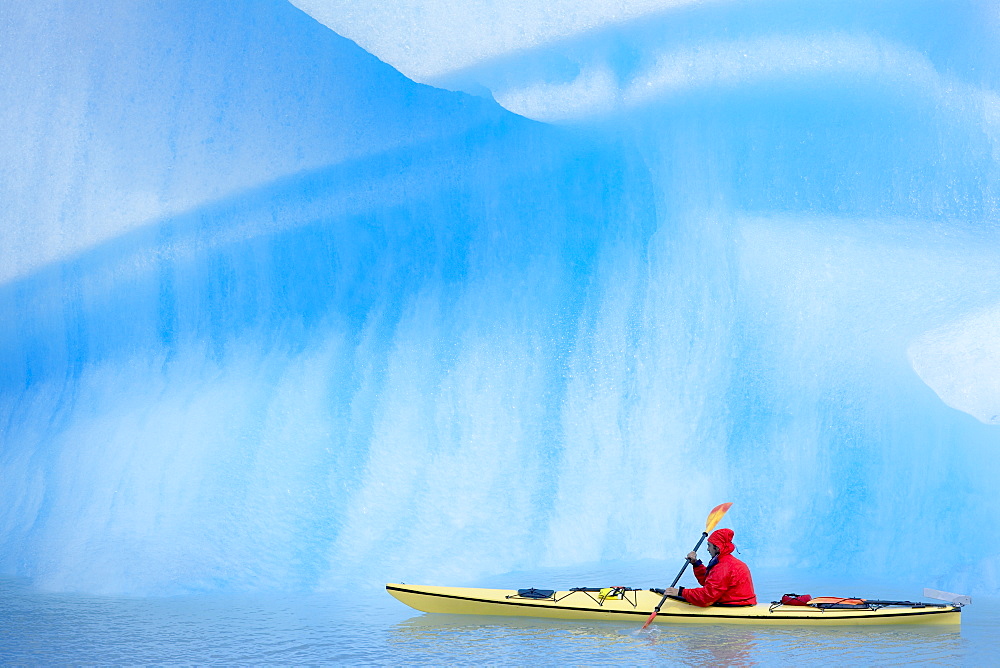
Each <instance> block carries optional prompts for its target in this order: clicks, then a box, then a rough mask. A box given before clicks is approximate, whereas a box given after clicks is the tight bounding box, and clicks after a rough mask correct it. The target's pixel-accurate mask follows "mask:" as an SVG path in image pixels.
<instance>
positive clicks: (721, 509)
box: [705, 503, 733, 533]
mask: <svg viewBox="0 0 1000 668" xmlns="http://www.w3.org/2000/svg"><path fill="white" fill-rule="evenodd" d="M732 507H733V504H732V503H720V504H719V505H717V506H716V507H715V508H712V512H710V513H709V514H708V519H707V520H705V533H708V532H709V531H711V530H712V529H714V528H715V525H716V524H718V523H719V520H721V519H722V516H723V515H725V514H726V513H727V512H729V509H730V508H732Z"/></svg>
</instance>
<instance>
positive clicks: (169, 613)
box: [0, 574, 1000, 666]
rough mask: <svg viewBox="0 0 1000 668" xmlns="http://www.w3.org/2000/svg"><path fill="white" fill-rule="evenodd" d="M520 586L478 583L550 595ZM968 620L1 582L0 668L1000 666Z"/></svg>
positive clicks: (980, 613)
mask: <svg viewBox="0 0 1000 668" xmlns="http://www.w3.org/2000/svg"><path fill="white" fill-rule="evenodd" d="M592 575H594V574H592ZM524 577H528V576H525V575H524V574H522V575H520V576H517V575H511V576H504V577H503V578H495V579H494V580H493V581H488V582H482V583H479V584H482V585H483V586H543V585H544V584H545V583H541V582H534V581H524ZM515 579H516V580H518V583H513V582H509V581H508V580H515ZM558 579H559V578H558V577H554V578H550V582H551V581H552V580H558ZM758 580H760V578H758ZM615 582H618V580H617V579H616V580H615ZM591 584H594V585H595V586H596V585H598V584H600V582H595V583H591ZM767 585H772V586H778V585H780V582H774V581H772V582H765V583H764V586H767ZM552 586H557V587H564V586H567V583H564V582H558V581H556V582H552ZM764 586H762V584H761V583H760V582H759V583H758V587H757V589H758V592H760V593H764ZM786 588H787V587H780V586H778V589H782V590H784V589H786ZM800 589H801V587H800ZM839 593H840V592H838V594H839ZM844 593H847V592H844ZM851 593H852V594H858V593H860V592H851ZM875 594H877V595H879V596H893V597H895V596H898V595H899V592H894V591H886V590H882V591H879V592H875ZM917 594H919V591H918V592H917ZM873 595H874V594H873ZM773 597H774V596H772V595H771V594H770V593H767V594H764V596H762V598H767V599H770V598H773ZM907 598H914V596H913V595H911V596H908V597H907ZM963 618H964V619H963V624H962V628H961V631H956V630H942V629H934V628H927V629H921V628H905V627H882V628H880V627H872V628H867V629H850V628H844V629H825V630H822V629H815V628H808V629H798V628H789V627H786V628H770V629H760V628H746V627H730V628H726V627H714V628H713V627H690V626H668V625H664V626H658V627H654V629H653V630H651V631H648V632H639V631H638V630H637V628H636V625H635V624H617V623H607V622H593V623H582V622H564V621H548V620H539V619H512V618H501V617H461V616H451V615H424V614H421V613H417V612H415V611H413V610H410V609H409V608H406V607H405V606H403V605H402V604H400V603H398V602H396V601H395V600H394V599H392V598H390V597H389V596H388V595H387V594H385V593H384V592H382V591H378V590H370V591H361V592H358V591H353V592H352V591H344V592H343V593H324V594H303V595H290V594H280V595H253V596H217V595H211V596H209V595H198V596H185V597H172V598H152V599H150V598H142V599H140V598H112V597H96V596H83V595H66V594H51V593H44V592H39V591H37V590H35V589H33V588H32V587H31V586H30V584H29V583H27V582H25V581H20V580H10V579H0V663H3V664H4V665H25V664H26V665H52V664H100V665H108V664H161V665H162V664H192V663H197V664H227V665H232V664H244V665H245V664H268V665H275V664H278V665H291V664H295V665H302V664H314V665H319V664H326V665H334V664H453V665H454V664H484V663H486V664H520V665H523V664H527V663H532V664H588V665H601V664H612V663H616V664H636V665H651V664H659V665H664V664H669V665H681V666H688V665H690V666H702V665H706V664H718V665H730V666H768V665H788V664H800V665H802V664H804V665H830V664H831V663H834V664H839V665H843V664H859V663H860V664H864V665H904V664H913V663H918V664H932V665H933V664H940V665H962V666H988V665H995V662H996V657H997V653H998V651H1000V601H997V600H992V599H983V598H980V599H976V600H975V601H974V603H973V605H972V606H970V607H968V608H966V610H965V611H964V612H963Z"/></svg>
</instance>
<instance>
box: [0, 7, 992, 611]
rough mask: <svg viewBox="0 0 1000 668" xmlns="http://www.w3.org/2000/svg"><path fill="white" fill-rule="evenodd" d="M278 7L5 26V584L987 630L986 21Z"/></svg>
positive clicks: (821, 12) (0, 26) (680, 10)
mask: <svg viewBox="0 0 1000 668" xmlns="http://www.w3.org/2000/svg"><path fill="white" fill-rule="evenodd" d="M294 4H295V5H296V6H298V7H301V8H302V9H305V10H308V11H310V12H311V13H313V14H314V16H315V17H316V19H319V20H322V21H323V23H325V24H326V26H329V27H324V26H323V25H321V24H320V23H319V22H318V21H317V20H315V19H313V18H311V17H310V16H307V15H306V14H304V13H303V12H302V11H300V10H299V9H297V8H296V7H295V6H292V4H289V3H287V2H283V1H281V0H250V1H249V2H244V3H239V4H238V5H234V4H233V3H226V2H221V1H215V0H212V1H208V2H206V1H204V0H198V1H195V0H180V1H178V2H172V3H163V4H149V3H139V4H136V3H133V2H129V1H128V0H111V1H109V2H104V3H100V5H99V6H95V5H92V4H86V3H76V2H69V3H66V2H57V1H56V0H42V1H41V2H37V3H32V4H24V3H8V4H7V5H5V6H3V7H2V8H0V62H3V63H4V65H3V69H2V70H0V77H2V79H3V84H4V90H5V91H7V92H8V93H9V94H5V95H4V96H3V97H2V98H0V117H2V118H3V119H4V122H3V123H0V151H2V152H3V156H4V168H3V169H2V170H0V220H2V225H0V246H2V248H3V249H4V251H3V258H4V261H3V263H2V266H0V314H2V318H0V322H2V323H3V326H2V328H0V477H2V480H3V484H2V486H0V573H4V574H12V575H19V576H25V577H30V578H32V579H33V580H34V581H35V582H37V583H38V584H39V585H40V586H43V587H46V588H49V589H57V590H80V591H90V592H106V593H129V594H146V595H165V594H173V593H178V592H186V591H217V590H219V591H239V590H261V589H283V590H295V589H326V588H335V587H340V586H343V585H345V584H348V583H350V584H351V585H352V586H365V587H375V586H378V585H379V583H382V582H385V581H388V580H403V581H440V582H445V581H447V582H449V583H455V584H459V583H462V582H472V581H475V580H476V579H477V578H480V577H483V576H485V575H488V574H496V573H503V572H509V571H512V570H518V569H528V568H533V567H542V566H546V567H551V566H558V567H565V568H567V569H572V568H574V567H576V566H579V565H580V564H583V563H586V562H595V561H612V560H620V559H640V558H666V557H671V558H673V557H676V556H677V555H680V554H683V553H685V552H686V551H687V550H688V549H690V543H691V542H692V538H696V537H697V535H698V534H699V532H700V531H701V525H702V522H703V520H704V515H705V513H706V512H707V510H708V509H710V508H711V507H712V506H714V505H715V504H717V503H719V502H722V501H734V502H735V505H734V507H733V511H731V514H730V516H729V517H728V518H727V523H728V524H729V525H730V526H732V528H734V529H735V530H736V535H737V543H738V545H739V546H740V549H741V552H742V553H743V556H744V558H746V559H747V560H748V561H751V562H753V563H755V564H759V565H761V566H778V567H799V568H807V569H823V572H832V571H835V570H839V571H842V572H844V573H852V572H857V571H859V570H863V571H864V572H865V573H866V575H868V576H884V577H888V578H892V579H893V580H894V581H895V582H911V581H913V582H916V583H917V584H919V585H920V586H924V585H926V586H931V587H935V588H939V589H946V590H951V591H963V592H967V593H976V592H992V593H995V592H997V591H1000V582H997V581H996V579H995V577H994V576H990V575H989V574H990V573H997V572H1000V568H998V564H1000V527H997V526H996V524H995V523H990V522H987V521H985V518H988V517H991V516H992V515H994V514H995V513H996V511H997V503H998V502H997V501H996V499H995V495H994V493H993V488H994V486H995V480H996V479H997V478H998V475H1000V457H998V450H997V448H998V446H1000V435H998V434H1000V432H997V431H996V429H997V427H996V425H995V424H994V422H995V419H994V416H995V413H996V412H997V410H998V409H997V408H996V401H997V400H996V392H997V388H996V384H995V381H994V378H995V375H996V374H995V366H996V345H995V342H996V341H997V340H998V336H1000V334H998V332H997V331H996V327H995V326H994V325H995V323H996V304H997V303H1000V243H998V241H1000V238H998V236H1000V230H998V226H997V220H998V210H997V206H998V204H997V203H998V202H1000V167H998V165H1000V162H998V160H997V158H998V156H1000V104H998V99H1000V98H998V97H997V93H996V91H997V89H998V86H997V84H998V81H1000V68H998V65H1000V54H998V52H997V50H996V48H995V44H996V43H997V36H998V33H1000V13H998V12H996V9H995V8H994V7H993V6H992V4H991V3H986V2H944V1H941V2H927V3H921V4H919V5H914V4H913V3H908V2H902V1H890V2H886V3H880V4H879V5H878V6H877V7H872V6H871V5H870V3H861V2H846V3H833V4H831V3H824V2H800V1H796V2H786V1H784V0H770V1H761V2H724V1H721V0H720V1H718V2H700V3H693V2H654V1H652V0H650V1H649V2H637V3H610V4H609V3H593V4H592V5H588V4H586V3H562V2H559V3H550V4H548V5H540V4H539V3H524V2H520V1H519V0H511V2H509V3H479V4H476V3H472V4H469V3H453V2H444V1H442V2H431V1H429V0H428V1H427V2H417V1H413V2H408V3H403V4H399V5H398V7H396V9H395V10H394V12H392V13H391V16H389V17H388V18H387V15H386V11H387V8H388V7H389V5H386V4H385V3H369V2H352V3H343V2H336V1H334V0H330V1H329V2H327V1H326V0H308V2H307V0H295V3H294ZM520 10H525V11H522V12H521V13H519V11H520ZM390 19H391V20H390ZM330 28H332V30H331V29H330ZM338 33H339V34H338ZM351 40H353V42H352V41H351ZM358 45H360V47H359V46H358ZM362 48H364V49H367V50H368V52H366V51H364V50H362ZM379 59H381V60H379ZM394 68H395V69H394ZM397 70H398V71H397ZM404 75H405V76H404ZM408 77H409V78H408ZM417 82H420V83H417ZM427 83H430V84H433V85H434V86H435V87H432V86H429V85H424V84H427ZM956 408H957V409H958V410H956ZM970 414H971V416H975V417H976V418H978V419H973V417H971V416H970ZM984 418H985V419H984ZM959 544H975V545H976V546H977V548H978V550H977V551H976V552H969V553H965V552H963V553H961V554H956V553H954V551H953V550H951V549H950V548H951V547H952V546H955V545H959ZM887 546H888V548H889V549H887ZM831 555H833V558H831ZM983 574H987V575H986V576H984V575H983Z"/></svg>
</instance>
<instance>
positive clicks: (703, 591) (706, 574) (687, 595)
mask: <svg viewBox="0 0 1000 668" xmlns="http://www.w3.org/2000/svg"><path fill="white" fill-rule="evenodd" d="M735 549H736V546H735V545H733V530H732V529H718V530H717V531H713V532H712V535H711V536H709V537H708V553H709V554H711V555H712V560H711V561H709V562H708V566H706V565H704V564H703V563H701V559H699V558H698V554H697V553H696V552H690V553H688V556H687V560H688V561H689V562H690V563H691V564H692V565H693V566H694V576H695V577H696V578H698V582H699V583H700V584H701V587H698V588H697V589H689V588H686V587H669V588H667V589H665V590H664V592H663V593H665V594H668V595H670V596H675V597H678V598H681V599H683V600H685V601H687V602H688V603H692V604H694V605H699V606H701V607H703V608H707V607H708V606H710V605H733V606H739V605H757V595H756V594H755V593H754V590H753V579H752V578H751V577H750V569H749V568H747V565H746V564H744V563H743V562H742V561H740V560H739V559H737V558H736V557H734V556H733V550H735Z"/></svg>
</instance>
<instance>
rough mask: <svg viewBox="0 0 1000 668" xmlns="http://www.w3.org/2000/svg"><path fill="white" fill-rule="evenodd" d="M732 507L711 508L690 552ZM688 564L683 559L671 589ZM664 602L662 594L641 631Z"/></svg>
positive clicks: (730, 504)
mask: <svg viewBox="0 0 1000 668" xmlns="http://www.w3.org/2000/svg"><path fill="white" fill-rule="evenodd" d="M732 506H733V504H732V503H720V504H719V505H717V506H716V507H715V508H712V512H710V513H709V514H708V519H707V520H705V531H704V533H702V534H701V538H699V539H698V544H697V545H695V546H694V549H693V550H692V552H697V551H698V548H699V547H701V544H702V543H704V542H705V539H706V538H708V532H709V531H711V530H712V529H714V528H715V525H716V524H718V523H719V520H721V519H722V516H723V515H725V514H726V513H727V512H728V511H729V509H730V508H731V507H732ZM688 563H690V562H689V561H688V560H687V559H685V560H684V565H683V566H681V572H680V573H678V574H677V577H675V578H674V581H673V583H671V585H670V586H671V587H676V586H677V583H678V582H680V579H681V576H682V575H684V570H685V569H686V568H687V567H688ZM666 600H667V595H666V594H664V595H663V598H661V599H660V602H659V603H657V604H656V607H655V608H653V614H651V615H650V616H649V619H647V620H646V623H645V624H643V625H642V629H641V630H643V631H644V630H646V628H648V627H649V625H650V624H652V623H653V620H654V619H656V616H657V615H658V614H660V606H662V605H663V602H664V601H666Z"/></svg>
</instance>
